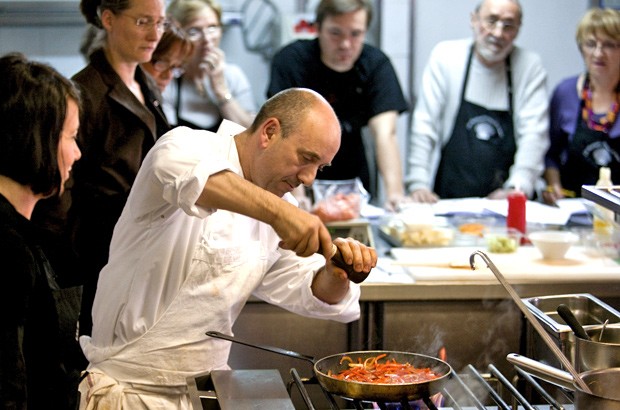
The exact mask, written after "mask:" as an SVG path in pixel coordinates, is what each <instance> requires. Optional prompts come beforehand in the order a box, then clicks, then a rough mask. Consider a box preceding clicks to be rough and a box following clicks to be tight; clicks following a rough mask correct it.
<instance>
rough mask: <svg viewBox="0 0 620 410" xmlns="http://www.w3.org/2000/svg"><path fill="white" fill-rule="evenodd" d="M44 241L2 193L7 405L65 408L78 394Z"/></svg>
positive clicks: (0, 285)
mask: <svg viewBox="0 0 620 410" xmlns="http://www.w3.org/2000/svg"><path fill="white" fill-rule="evenodd" d="M38 241H39V235H38V233H37V230H36V229H35V227H34V225H33V224H31V223H30V221H28V220H27V219H26V218H24V217H23V216H22V215H20V214H19V213H18V212H17V211H16V210H15V208H14V207H13V206H12V205H11V204H10V203H9V202H8V201H7V200H6V199H5V198H4V197H3V196H2V195H0V260H2V265H3V268H2V275H0V309H2V315H1V316H0V318H1V319H0V324H1V328H2V333H1V336H0V408H3V409H25V408H28V409H29V410H30V409H35V410H36V409H61V410H62V409H67V408H69V407H70V402H71V401H72V400H75V397H76V395H77V390H75V386H74V385H72V384H71V381H70V379H69V375H68V373H67V371H66V368H65V363H63V357H62V355H63V352H64V351H66V346H65V347H63V346H61V342H60V334H59V322H58V315H59V313H58V311H57V309H56V306H55V302H54V297H53V288H55V287H56V284H55V279H54V274H53V271H52V269H51V267H50V265H49V263H48V262H47V259H46V257H45V255H44V254H43V252H42V251H41V248H40V247H39V243H38ZM76 346H77V343H76V342H75V338H74V348H75V347H76Z"/></svg>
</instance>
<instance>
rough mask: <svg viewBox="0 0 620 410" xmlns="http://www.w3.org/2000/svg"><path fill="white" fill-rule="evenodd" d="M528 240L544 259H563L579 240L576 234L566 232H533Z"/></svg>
mask: <svg viewBox="0 0 620 410" xmlns="http://www.w3.org/2000/svg"><path fill="white" fill-rule="evenodd" d="M528 238H529V240H530V242H532V243H533V244H534V246H535V247H536V248H538V250H539V251H540V253H541V254H542V256H543V259H563V258H564V255H566V252H567V251H568V249H569V248H570V247H571V246H572V245H573V244H575V243H576V242H577V241H578V240H579V237H578V236H577V235H576V234H574V233H572V232H565V231H539V232H532V233H531V234H529V235H528Z"/></svg>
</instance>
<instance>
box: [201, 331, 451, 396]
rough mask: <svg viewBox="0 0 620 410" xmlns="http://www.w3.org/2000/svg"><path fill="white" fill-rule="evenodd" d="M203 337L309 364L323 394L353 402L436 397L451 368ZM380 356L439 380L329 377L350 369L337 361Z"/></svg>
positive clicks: (410, 357)
mask: <svg viewBox="0 0 620 410" xmlns="http://www.w3.org/2000/svg"><path fill="white" fill-rule="evenodd" d="M206 334H207V336H211V337H215V338H218V339H224V340H228V341H230V342H233V343H240V344H243V345H246V346H249V347H254V348H257V349H262V350H266V351H268V352H272V353H278V354H281V355H284V356H289V357H294V358H296V359H301V360H305V361H307V362H310V363H312V365H313V366H314V374H315V376H316V378H317V380H318V382H319V384H320V385H321V387H322V388H323V389H324V390H325V391H326V392H328V393H331V394H335V395H338V396H341V397H345V398H349V399H354V400H362V401H376V402H387V403H393V402H401V401H403V400H407V401H413V400H419V399H425V398H426V399H428V398H429V397H430V396H432V395H433V394H435V393H439V392H440V391H441V387H442V386H443V383H444V382H445V381H447V380H448V379H449V378H450V377H451V375H452V368H451V367H450V365H449V364H448V363H446V362H444V361H443V360H439V359H436V358H434V357H431V356H426V355H423V354H417V353H407V352H395V351H387V350H368V351H357V352H346V353H338V354H334V355H331V356H327V357H323V358H321V359H318V360H316V359H315V358H313V357H311V356H307V355H304V354H301V353H297V352H293V351H290V350H285V349H281V348H279V347H273V346H263V345H258V344H253V343H249V342H245V341H243V340H240V339H237V338H235V337H233V336H229V335H225V334H223V333H220V332H214V331H208V332H206ZM380 354H386V355H387V356H386V357H385V358H384V359H382V360H386V359H395V360H396V361H397V362H399V363H410V364H411V365H413V366H415V367H416V368H420V367H429V368H431V370H433V372H434V373H435V374H437V375H439V377H438V378H436V379H434V380H431V381H426V382H420V383H401V384H377V383H361V382H355V381H347V380H339V379H336V378H334V377H330V376H328V373H329V371H330V370H331V372H332V373H339V372H340V371H342V370H345V369H348V368H349V366H348V362H346V361H345V363H343V364H340V360H341V359H342V357H344V356H348V357H350V358H351V359H352V360H353V362H355V363H357V361H358V358H361V359H362V361H364V360H365V359H367V358H370V357H376V356H378V355H380Z"/></svg>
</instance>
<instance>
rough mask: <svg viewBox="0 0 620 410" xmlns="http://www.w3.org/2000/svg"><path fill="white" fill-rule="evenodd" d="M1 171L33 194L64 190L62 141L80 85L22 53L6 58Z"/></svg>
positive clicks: (0, 100) (0, 110) (1, 73)
mask: <svg viewBox="0 0 620 410" xmlns="http://www.w3.org/2000/svg"><path fill="white" fill-rule="evenodd" d="M0 78H2V82H1V83H0V145H1V146H2V149H1V150H0V174H2V175H4V176H6V177H9V178H11V179H12V180H14V181H16V182H17V183H19V184H21V185H24V186H29V187H30V189H31V190H32V192H33V193H35V194H43V195H46V196H47V195H51V194H54V193H57V192H58V191H59V190H60V184H61V176H60V171H59V169H58V143H59V141H60V134H61V132H62V128H63V125H64V122H65V117H66V115H67V100H68V99H71V100H73V101H75V103H76V104H77V105H78V107H79V106H80V98H79V92H78V90H77V88H76V87H75V85H74V84H73V83H72V82H71V81H69V80H68V79H66V78H65V77H63V76H62V75H61V74H60V73H58V72H57V71H56V70H54V69H53V68H52V67H50V66H48V65H46V64H42V63H38V62H33V61H29V60H27V59H26V57H25V56H24V55H22V54H19V53H11V54H7V55H5V56H3V57H1V58H0Z"/></svg>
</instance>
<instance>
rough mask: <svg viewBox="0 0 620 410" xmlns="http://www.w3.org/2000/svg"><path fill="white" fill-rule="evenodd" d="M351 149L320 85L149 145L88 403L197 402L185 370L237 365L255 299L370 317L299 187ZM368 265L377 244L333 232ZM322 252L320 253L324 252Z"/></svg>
mask: <svg viewBox="0 0 620 410" xmlns="http://www.w3.org/2000/svg"><path fill="white" fill-rule="evenodd" d="M339 145H340V126H339V122H338V119H337V118H336V115H335V114H334V112H333V110H332V108H331V107H330V105H329V104H328V103H327V102H326V101H325V100H324V99H323V97H321V96H320V95H318V94H316V93H315V92H313V91H310V90H306V89H289V90H286V91H283V92H281V93H279V94H277V95H275V96H274V97H272V98H271V99H269V100H268V101H267V102H266V103H265V104H264V105H263V107H262V108H261V110H260V112H259V113H258V115H257V117H256V119H255V121H254V123H253V124H252V126H250V128H248V129H247V130H244V129H243V128H242V127H240V126H237V125H236V124H232V123H230V122H226V121H225V122H224V123H223V124H222V126H221V127H220V129H219V130H218V132H217V133H212V132H208V131H197V130H190V129H189V128H184V127H180V128H176V129H174V130H172V131H170V132H169V133H167V134H165V135H164V136H163V137H162V138H161V139H159V141H158V142H157V143H156V144H155V146H154V147H153V148H152V149H151V151H150V152H149V154H148V155H147V157H146V159H145V160H144V163H143V165H142V167H141V169H140V171H139V173H138V176H137V178H136V181H135V183H134V186H133V188H132V190H131V193H130V195H129V199H128V201H127V204H126V206H125V209H124V210H123V213H122V215H121V217H120V219H119V221H118V223H117V225H116V228H115V230H114V236H113V238H112V243H111V247H110V258H109V262H108V264H107V265H106V266H105V267H104V269H103V270H102V271H101V275H100V278H99V283H98V287H97V293H96V297H95V302H94V306H93V311H92V315H93V333H92V337H88V336H83V337H82V338H81V339H80V342H81V345H82V348H83V350H84V353H85V355H86V357H87V359H88V360H89V362H90V365H89V367H88V373H87V375H86V377H85V378H84V380H83V381H82V383H81V384H80V393H81V404H80V408H82V409H103V408H105V409H132V410H135V409H188V408H191V404H190V400H189V397H188V394H187V387H186V378H187V377H189V376H193V375H196V374H198V373H201V372H204V371H205V370H213V369H226V368H227V359H228V355H229V350H230V342H227V341H223V340H219V339H214V338H210V337H208V336H206V335H205V331H206V330H216V331H220V332H223V333H227V334H232V327H233V323H234V322H235V319H236V318H237V317H238V315H239V313H240V312H241V309H242V308H243V306H244V304H245V303H246V301H247V300H248V298H249V297H250V296H255V297H257V298H260V299H262V300H264V301H266V302H269V303H273V304H275V305H278V306H280V307H283V308H285V309H288V310H289V311H291V312H295V313H298V314H301V315H305V316H309V317H317V318H324V319H331V320H336V321H340V322H350V321H353V320H356V319H357V318H358V317H359V294H360V290H359V285H357V284H355V283H352V282H350V281H349V279H348V277H347V274H346V272H345V271H344V270H342V269H339V268H337V267H335V266H334V265H333V264H332V263H331V262H327V263H326V258H327V259H329V258H330V257H331V249H332V240H331V237H330V234H329V232H328V231H327V229H326V228H325V226H324V225H323V224H322V223H321V222H320V220H319V219H318V218H317V217H315V216H313V215H311V214H309V213H307V212H305V211H303V210H300V209H299V208H297V207H296V204H295V200H294V199H293V197H292V195H291V194H290V191H292V190H293V188H295V187H297V186H298V185H300V184H305V185H309V184H311V183H312V182H313V180H314V178H315V176H316V173H317V171H318V170H319V169H320V168H321V167H325V166H329V164H330V162H331V160H332V158H333V157H334V155H335V154H336V152H337V151H338V148H339ZM334 244H335V245H337V246H338V248H339V249H340V251H341V253H342V255H343V258H344V260H345V261H346V262H349V263H350V264H352V265H353V266H354V268H355V270H356V271H358V272H361V271H363V272H369V271H370V270H371V269H372V268H373V267H374V266H375V265H376V262H377V255H376V252H375V250H374V249H372V248H369V247H366V246H364V245H363V244H361V243H359V242H357V241H355V240H353V239H340V238H339V239H336V240H335V241H334ZM317 252H320V253H323V254H317Z"/></svg>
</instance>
